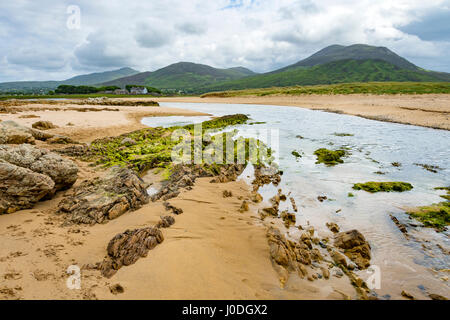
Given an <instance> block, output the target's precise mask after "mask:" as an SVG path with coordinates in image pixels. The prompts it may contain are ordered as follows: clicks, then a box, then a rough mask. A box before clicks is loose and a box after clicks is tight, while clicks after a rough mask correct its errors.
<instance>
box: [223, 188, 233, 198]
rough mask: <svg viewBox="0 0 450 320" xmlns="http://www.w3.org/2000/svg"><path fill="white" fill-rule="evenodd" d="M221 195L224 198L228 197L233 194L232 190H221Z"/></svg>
mask: <svg viewBox="0 0 450 320" xmlns="http://www.w3.org/2000/svg"><path fill="white" fill-rule="evenodd" d="M222 196H223V197H224V198H230V197H232V196H233V192H231V191H228V190H223V192H222Z"/></svg>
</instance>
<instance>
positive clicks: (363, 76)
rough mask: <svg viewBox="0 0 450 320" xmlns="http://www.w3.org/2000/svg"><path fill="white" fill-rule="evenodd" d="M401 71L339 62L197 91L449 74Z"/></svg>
mask: <svg viewBox="0 0 450 320" xmlns="http://www.w3.org/2000/svg"><path fill="white" fill-rule="evenodd" d="M440 76H441V77H442V79H439V78H438V77H437V76H436V73H435V72H425V71H420V70H418V71H413V70H409V69H402V68H400V67H398V66H396V65H393V64H391V63H389V62H386V61H383V60H371V59H368V60H352V59H346V60H339V61H333V62H328V63H325V64H321V65H315V66H313V67H296V68H289V69H286V70H285V71H280V72H271V73H265V74H261V75H257V76H253V77H246V78H243V79H239V80H234V81H226V82H221V83H217V84H212V85H208V86H205V87H202V88H198V90H199V91H200V92H210V91H223V90H239V89H249V88H268V87H284V86H293V85H316V84H333V83H350V82H373V81H414V82H416V81H419V82H422V81H428V82H433V81H445V77H447V80H446V81H450V74H448V73H447V74H441V75H440Z"/></svg>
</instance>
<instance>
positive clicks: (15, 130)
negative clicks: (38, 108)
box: [0, 121, 54, 144]
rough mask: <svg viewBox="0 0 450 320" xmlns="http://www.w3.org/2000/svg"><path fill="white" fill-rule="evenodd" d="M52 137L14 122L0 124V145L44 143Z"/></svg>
mask: <svg viewBox="0 0 450 320" xmlns="http://www.w3.org/2000/svg"><path fill="white" fill-rule="evenodd" d="M53 136H54V135H52V134H49V133H46V132H42V131H39V130H36V129H31V128H27V127H24V126H21V125H19V124H17V123H15V122H14V121H2V122H0V144H22V143H29V144H34V143H35V140H42V141H46V140H47V139H50V138H52V137H53Z"/></svg>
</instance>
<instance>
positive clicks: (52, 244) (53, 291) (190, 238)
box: [0, 105, 357, 299]
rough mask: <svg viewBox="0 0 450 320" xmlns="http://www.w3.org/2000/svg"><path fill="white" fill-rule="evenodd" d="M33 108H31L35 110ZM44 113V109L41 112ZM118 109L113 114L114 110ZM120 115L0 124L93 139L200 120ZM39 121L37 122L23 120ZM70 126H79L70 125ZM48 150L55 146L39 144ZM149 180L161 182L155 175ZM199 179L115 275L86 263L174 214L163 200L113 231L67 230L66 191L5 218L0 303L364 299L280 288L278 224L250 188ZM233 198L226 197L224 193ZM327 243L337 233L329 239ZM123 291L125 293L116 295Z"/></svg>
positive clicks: (303, 286)
mask: <svg viewBox="0 0 450 320" xmlns="http://www.w3.org/2000/svg"><path fill="white" fill-rule="evenodd" d="M34 107H36V105H33V108H34ZM42 107H43V108H44V109H45V106H42ZM114 108H115V107H114ZM119 108H120V109H123V110H121V111H91V112H89V111H88V112H78V111H67V110H66V111H62V110H59V111H49V110H45V111H44V110H43V111H36V110H34V111H32V112H31V111H21V112H19V113H15V114H0V119H1V120H2V121H5V120H14V121H17V122H19V123H21V124H23V125H26V126H30V125H31V124H32V123H33V122H35V121H38V120H43V121H51V122H53V124H55V125H57V126H59V128H57V129H51V130H49V132H52V133H60V134H64V135H67V136H69V137H71V138H73V139H76V140H79V141H83V142H89V141H92V140H93V139H95V138H99V137H105V136H111V135H118V134H121V133H124V132H130V131H133V130H136V129H139V128H142V127H144V126H143V125H142V124H140V119H141V118H142V117H143V116H157V115H201V114H200V113H194V112H190V111H186V110H182V109H174V108H170V109H168V108H157V107H155V108H151V107H149V108H145V110H143V107H137V108H134V107H119ZM29 114H34V115H35V116H38V117H39V118H23V117H22V118H21V116H23V115H29ZM69 122H71V123H72V125H69V126H68V125H67V124H68V123H69ZM38 146H39V147H42V148H48V149H54V148H55V147H58V146H55V145H47V144H46V143H45V142H40V141H39V142H38ZM74 161H76V163H77V165H78V166H79V168H80V172H79V177H78V181H77V182H76V184H75V185H78V184H80V183H81V182H82V181H83V180H84V179H93V178H94V177H101V176H103V175H104V174H105V171H104V170H103V169H101V168H96V167H91V166H90V165H89V163H85V162H81V161H78V160H74ZM150 176H151V177H150V180H152V179H154V178H155V176H154V175H153V174H150ZM210 179H211V178H201V179H198V180H197V182H196V184H195V186H194V187H193V189H192V190H189V191H188V190H184V191H182V193H181V194H180V195H179V196H178V197H177V198H176V199H172V200H171V201H170V203H171V204H173V205H175V206H177V207H179V208H181V209H183V211H184V212H183V214H181V215H179V216H175V220H176V222H175V224H174V225H173V226H171V227H170V228H168V229H163V234H164V238H165V240H164V241H163V242H162V243H161V245H159V246H157V247H156V248H155V249H153V250H151V251H150V252H149V254H148V256H147V257H146V258H141V259H139V260H138V261H137V262H136V263H135V264H133V265H131V266H126V267H123V268H121V269H120V270H119V271H118V272H117V273H116V274H115V275H114V276H113V277H112V278H110V279H107V278H104V277H103V276H102V275H101V273H100V271H98V270H87V269H86V270H85V269H83V266H84V265H86V264H95V263H97V262H101V261H102V260H103V258H104V257H105V255H106V247H107V245H108V242H109V241H110V240H111V239H112V238H113V237H114V236H115V235H116V234H118V233H122V232H124V231H125V230H127V229H135V228H142V227H148V226H152V225H154V224H156V223H157V222H158V221H159V219H160V216H161V215H163V214H167V212H166V211H165V209H164V207H163V204H162V201H156V202H150V203H149V204H147V205H144V206H143V207H142V208H140V209H139V210H137V211H134V212H127V213H125V214H124V215H122V216H120V217H119V218H117V219H115V220H112V221H109V222H108V223H106V224H99V225H94V226H88V225H75V226H70V227H67V226H62V223H63V217H62V216H60V215H58V214H57V206H58V203H59V202H60V201H61V199H62V197H63V195H64V192H58V193H57V194H56V196H55V197H54V198H53V199H51V200H47V201H42V202H39V203H38V204H37V205H36V206H35V207H34V208H33V209H29V210H21V211H18V212H15V213H13V214H6V215H0V242H1V243H2V246H0V299H344V298H349V297H350V298H357V296H356V292H355V290H354V288H353V287H352V286H351V284H350V282H349V279H348V278H347V277H342V278H337V277H331V278H330V279H329V280H325V279H318V280H316V281H314V282H310V281H308V280H306V279H301V278H300V277H299V276H298V275H296V274H291V276H290V278H289V281H288V282H287V283H286V285H285V287H284V288H282V287H281V284H280V281H279V276H278V274H277V273H276V271H275V269H274V268H273V266H272V262H271V258H270V251H269V245H268V242H267V238H266V230H267V227H268V226H269V225H273V224H275V225H277V224H278V225H280V226H281V222H280V221H279V219H266V220H265V221H264V222H262V221H261V219H260V218H259V216H258V215H257V209H258V208H257V205H256V204H254V205H250V210H249V211H248V212H244V213H241V212H239V208H240V206H241V204H242V199H249V196H250V191H251V190H250V186H249V185H247V184H246V183H245V182H243V181H235V182H228V183H223V184H214V187H211V183H210V182H209V181H210ZM224 190H228V191H232V193H233V197H229V198H224V197H223V191H224ZM327 236H331V233H330V234H327ZM71 265H76V266H79V267H80V268H82V269H81V289H80V290H71V289H68V287H67V285H66V281H67V279H68V277H69V275H68V274H67V272H66V271H67V268H68V267H69V266H71ZM115 284H120V285H121V286H122V287H123V288H124V292H123V293H121V294H114V293H112V292H111V290H110V288H111V287H112V286H113V285H115Z"/></svg>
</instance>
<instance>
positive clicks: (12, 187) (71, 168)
mask: <svg viewBox="0 0 450 320" xmlns="http://www.w3.org/2000/svg"><path fill="white" fill-rule="evenodd" d="M77 176H78V167H77V166H76V164H75V163H74V162H73V161H71V160H68V159H64V158H62V157H61V156H60V155H58V154H55V153H53V152H50V151H47V150H44V149H39V148H36V147H34V146H32V145H29V144H22V145H18V146H16V145H1V146H0V214H4V213H12V212H15V211H17V210H21V209H29V208H32V207H33V206H34V204H35V203H36V202H38V201H40V200H42V199H44V198H49V197H51V196H52V195H54V193H55V192H56V191H58V190H63V189H67V188H69V187H71V186H72V185H73V184H74V183H75V181H76V180H77Z"/></svg>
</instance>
